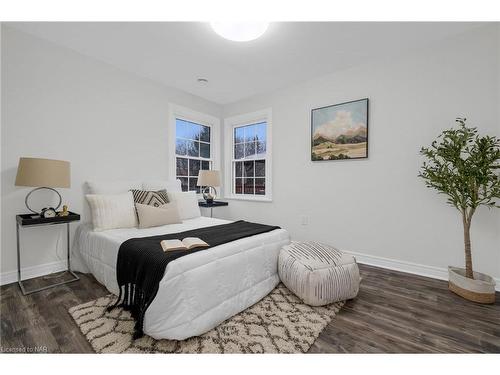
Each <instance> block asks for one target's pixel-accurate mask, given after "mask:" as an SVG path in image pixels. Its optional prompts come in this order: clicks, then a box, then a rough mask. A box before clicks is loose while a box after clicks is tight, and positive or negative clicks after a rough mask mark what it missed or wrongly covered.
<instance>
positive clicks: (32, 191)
mask: <svg viewBox="0 0 500 375" xmlns="http://www.w3.org/2000/svg"><path fill="white" fill-rule="evenodd" d="M41 189H47V190H52V191H53V192H54V193H56V194H57V196H58V197H59V203H58V205H57V207H56V208H54V210H55V211H57V209H58V208H59V207H61V203H62V198H61V194H59V192H58V191H57V190H56V189H53V188H50V187H38V188H36V189H33V190H31V191H30V192H29V193H28V195H26V198H25V199H24V204H25V205H26V208H28V210H30V211H31V212H33V213H34V214H37V215H41V213H40V212H36V211H35V210H33V209H32V208H31V207H30V206H29V204H28V198H29V197H30V195H31V194H32V193H34V192H35V191H37V190H41Z"/></svg>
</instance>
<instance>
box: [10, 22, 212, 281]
mask: <svg viewBox="0 0 500 375" xmlns="http://www.w3.org/2000/svg"><path fill="white" fill-rule="evenodd" d="M169 102H173V103H176V104H180V105H183V106H186V107H189V108H191V109H194V110H197V111H200V112H204V113H207V114H210V115H214V116H216V117H218V118H220V117H221V116H220V115H221V107H220V106H218V105H216V104H213V103H211V102H208V101H206V100H204V99H201V98H198V97H195V96H192V95H190V94H187V93H184V92H182V91H179V90H175V89H171V88H167V87H164V86H161V85H158V84H155V83H153V82H150V81H148V80H145V79H143V78H140V77H136V76H133V75H131V74H129V73H126V72H123V71H121V70H118V69H116V68H114V67H112V66H110V65H107V64H104V63H101V62H98V61H96V60H93V59H90V58H87V57H85V56H82V55H80V54H78V53H76V52H73V51H71V50H69V49H65V48H62V47H58V46H56V45H54V44H51V43H49V42H46V41H44V40H41V39H38V38H34V37H32V36H30V35H28V34H24V33H21V32H19V31H15V30H13V29H11V28H8V27H5V25H3V26H2V110H3V111H2V130H1V132H2V133H1V136H2V140H1V142H2V143H1V158H2V160H1V179H2V185H1V187H2V215H1V218H2V226H1V237H2V238H1V246H2V249H1V272H2V275H3V276H4V279H5V278H11V277H12V276H14V274H13V273H12V272H10V271H13V270H15V269H16V256H15V254H16V242H15V221H14V217H15V215H16V214H18V213H23V212H25V211H26V208H25V206H24V197H25V195H26V194H27V192H28V191H29V188H20V187H15V186H14V180H15V175H16V168H17V163H18V160H19V157H20V156H32V157H45V158H53V159H62V160H69V161H70V162H71V173H72V178H71V181H72V186H71V189H60V192H61V193H62V195H63V200H64V202H65V203H68V204H69V208H70V210H73V211H76V212H85V210H84V207H86V206H85V205H86V204H85V205H84V203H85V202H84V197H83V194H82V187H83V185H84V182H85V181H87V180H91V179H99V180H123V179H142V178H144V179H146V178H165V179H166V178H167V176H168V168H169V165H168V162H167V157H168V152H167V142H168V140H167V126H168V120H169V117H168V103H169ZM38 198H39V199H38V200H39V201H42V200H43V197H42V196H39V197H38ZM47 198H48V199H52V198H53V196H52V195H50V196H48V197H47ZM34 203H35V204H36V203H37V202H36V199H35V201H34ZM75 226H76V225H74V227H75ZM62 228H63V226H54V227H43V228H29V229H26V230H25V232H24V234H25V235H23V237H22V239H23V249H24V253H23V258H24V259H23V265H25V266H26V267H30V266H35V265H41V264H47V263H49V264H50V263H52V262H57V261H59V260H60V259H64V257H65V255H64V254H65V246H66V242H65V237H64V236H63V234H64V232H63V229H62ZM56 246H57V249H58V250H57V255H56V253H55V251H54V250H53V249H54V248H55V247H56ZM54 267H55V268H57V267H58V264H55V265H54ZM26 272H27V274H30V269H29V268H28V269H27V270H26ZM30 275H31V274H30ZM9 280H10V279H9Z"/></svg>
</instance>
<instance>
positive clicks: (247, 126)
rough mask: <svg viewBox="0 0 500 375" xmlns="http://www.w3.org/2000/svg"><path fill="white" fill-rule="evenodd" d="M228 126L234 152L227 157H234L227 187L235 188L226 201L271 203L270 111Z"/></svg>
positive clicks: (232, 121)
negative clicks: (247, 200)
mask: <svg viewBox="0 0 500 375" xmlns="http://www.w3.org/2000/svg"><path fill="white" fill-rule="evenodd" d="M252 119H253V120H252ZM226 126H227V129H226V136H227V137H228V138H229V140H230V142H228V143H230V148H229V149H228V148H226V152H227V154H226V155H228V154H229V155H230V161H226V170H228V171H230V173H227V174H226V176H228V177H229V178H226V184H227V186H231V190H230V192H228V194H226V197H228V198H233V199H253V200H270V199H271V186H270V184H271V179H270V177H271V176H270V173H271V165H270V160H271V157H270V156H271V149H270V141H271V140H270V135H271V132H270V126H271V125H270V111H263V112H256V113H253V114H249V115H244V116H238V117H234V118H231V119H226ZM228 190H229V189H228Z"/></svg>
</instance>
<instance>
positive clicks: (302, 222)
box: [300, 216, 309, 225]
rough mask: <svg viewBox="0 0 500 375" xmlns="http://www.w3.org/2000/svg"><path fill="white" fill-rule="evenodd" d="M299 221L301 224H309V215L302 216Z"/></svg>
mask: <svg viewBox="0 0 500 375" xmlns="http://www.w3.org/2000/svg"><path fill="white" fill-rule="evenodd" d="M300 221H301V224H302V225H307V224H309V217H308V216H302V217H301V220H300Z"/></svg>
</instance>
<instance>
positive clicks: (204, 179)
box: [196, 171, 220, 204]
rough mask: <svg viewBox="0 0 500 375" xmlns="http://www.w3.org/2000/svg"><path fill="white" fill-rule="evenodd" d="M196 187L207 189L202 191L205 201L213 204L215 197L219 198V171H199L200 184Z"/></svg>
mask: <svg viewBox="0 0 500 375" xmlns="http://www.w3.org/2000/svg"><path fill="white" fill-rule="evenodd" d="M196 186H204V187H205V188H204V189H203V190H202V194H203V199H205V201H206V202H207V203H208V204H212V203H213V202H214V199H215V197H216V196H217V190H216V189H215V186H220V173H219V171H199V172H198V182H197V183H196ZM211 190H213V193H212V192H211Z"/></svg>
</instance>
